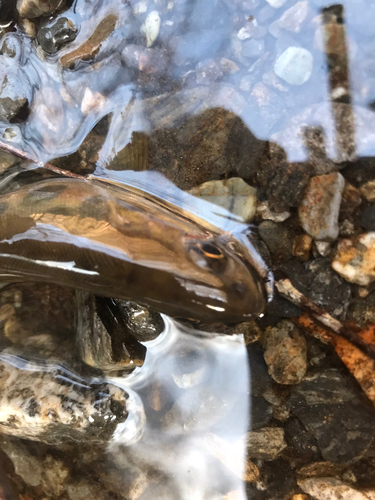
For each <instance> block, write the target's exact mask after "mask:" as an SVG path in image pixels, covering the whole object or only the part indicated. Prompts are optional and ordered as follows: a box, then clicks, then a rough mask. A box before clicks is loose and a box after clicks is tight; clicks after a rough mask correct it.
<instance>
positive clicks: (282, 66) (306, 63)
mask: <svg viewBox="0 0 375 500" xmlns="http://www.w3.org/2000/svg"><path fill="white" fill-rule="evenodd" d="M312 69H313V56H312V54H311V52H309V51H308V50H306V49H303V48H302V47H289V48H288V49H286V50H285V51H284V52H283V53H282V54H281V55H280V56H279V57H278V59H277V60H276V62H275V65H274V71H275V73H276V75H277V76H278V77H279V78H281V79H282V80H285V81H286V82H287V83H289V84H290V85H302V84H304V83H306V82H307V80H308V79H309V78H310V76H311V72H312Z"/></svg>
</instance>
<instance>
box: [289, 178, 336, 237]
mask: <svg viewBox="0 0 375 500" xmlns="http://www.w3.org/2000/svg"><path fill="white" fill-rule="evenodd" d="M344 186H345V180H344V178H343V176H342V175H341V174H339V173H337V172H334V173H332V174H327V175H319V176H316V177H312V178H311V179H310V183H309V185H308V186H307V189H306V191H305V194H304V197H303V199H302V201H301V203H300V205H299V207H298V214H299V219H300V222H301V226H302V227H303V229H304V230H305V231H306V233H307V234H309V235H310V236H311V237H312V238H314V239H316V240H322V241H328V242H329V241H334V240H335V239H336V238H337V236H338V234H339V224H338V220H339V212H340V203H341V196H342V192H343V190H344Z"/></svg>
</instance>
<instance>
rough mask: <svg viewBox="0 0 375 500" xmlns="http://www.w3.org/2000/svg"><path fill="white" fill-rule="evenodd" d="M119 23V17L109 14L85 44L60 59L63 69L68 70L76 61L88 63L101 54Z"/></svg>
mask: <svg viewBox="0 0 375 500" xmlns="http://www.w3.org/2000/svg"><path fill="white" fill-rule="evenodd" d="M116 23H117V16H116V15H115V14H108V16H106V17H104V18H103V19H102V20H101V21H100V23H99V24H98V25H97V26H96V28H95V30H94V32H93V33H92V35H91V36H90V37H89V38H88V39H87V40H86V41H85V42H83V43H82V44H81V45H80V46H79V47H78V48H77V49H75V50H73V51H72V52H68V53H67V54H64V55H63V56H62V57H61V58H60V63H61V65H62V66H63V67H65V68H68V67H70V66H72V65H73V64H74V63H75V62H76V61H78V60H83V61H87V60H90V59H93V58H94V57H95V55H96V54H97V53H98V52H99V50H100V47H101V45H102V43H103V42H104V40H106V39H107V38H108V37H109V35H110V34H111V33H112V32H113V31H114V30H115V28H116Z"/></svg>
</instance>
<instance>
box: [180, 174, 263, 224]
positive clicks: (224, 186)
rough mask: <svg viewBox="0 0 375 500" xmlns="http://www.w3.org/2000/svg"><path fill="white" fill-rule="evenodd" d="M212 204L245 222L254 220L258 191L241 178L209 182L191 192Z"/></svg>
mask: <svg viewBox="0 0 375 500" xmlns="http://www.w3.org/2000/svg"><path fill="white" fill-rule="evenodd" d="M189 193H190V194H192V195H194V196H197V197H199V198H203V199H204V200H206V201H209V202H210V203H214V204H215V205H219V206H220V207H223V208H226V209H227V210H229V211H230V212H232V213H233V214H235V215H238V216H239V217H240V218H241V219H243V220H244V221H247V222H249V221H251V220H252V219H253V218H254V215H255V211H256V203H257V195H256V193H257V190H256V189H255V188H253V187H252V186H249V184H246V182H245V181H243V180H242V179H240V178H239V177H232V178H231V179H228V180H223V181H209V182H205V183H204V184H201V185H200V186H197V187H195V188H193V189H191V190H190V191H189Z"/></svg>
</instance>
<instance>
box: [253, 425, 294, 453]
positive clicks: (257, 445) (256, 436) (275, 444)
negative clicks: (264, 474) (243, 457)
mask: <svg viewBox="0 0 375 500" xmlns="http://www.w3.org/2000/svg"><path fill="white" fill-rule="evenodd" d="M246 438H247V454H248V456H249V457H250V458H258V459H261V460H275V458H277V457H278V456H279V455H280V453H281V452H282V451H283V450H284V449H285V448H286V446H287V444H286V442H285V438H284V429H281V428H280V427H263V428H262V429H259V430H258V431H250V432H248V433H247V435H246Z"/></svg>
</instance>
